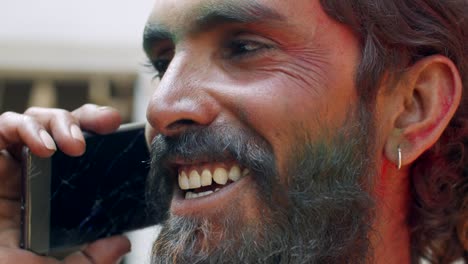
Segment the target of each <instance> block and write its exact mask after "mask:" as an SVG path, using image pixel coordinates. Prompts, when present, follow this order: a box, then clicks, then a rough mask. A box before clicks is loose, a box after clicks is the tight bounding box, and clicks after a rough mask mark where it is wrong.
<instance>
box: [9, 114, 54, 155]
mask: <svg viewBox="0 0 468 264" xmlns="http://www.w3.org/2000/svg"><path fill="white" fill-rule="evenodd" d="M0 124H1V125H0V149H6V148H9V147H11V146H13V145H15V144H21V145H22V144H25V145H27V146H28V147H29V148H30V149H31V151H32V152H33V153H34V154H36V155H38V156H41V157H48V156H50V155H52V154H53V153H54V152H55V150H56V149H57V147H56V146H55V143H54V141H53V139H52V137H51V136H50V134H49V133H47V131H46V130H45V128H44V126H42V125H41V124H40V123H38V122H37V121H36V120H34V119H33V118H31V117H29V116H25V115H21V114H17V113H13V112H5V113H3V114H2V115H0Z"/></svg>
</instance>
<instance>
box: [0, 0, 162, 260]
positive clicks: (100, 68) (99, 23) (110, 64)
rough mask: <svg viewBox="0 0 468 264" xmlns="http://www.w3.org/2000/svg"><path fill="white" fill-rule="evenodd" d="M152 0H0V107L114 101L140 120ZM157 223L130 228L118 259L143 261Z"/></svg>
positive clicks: (147, 82) (127, 117)
mask: <svg viewBox="0 0 468 264" xmlns="http://www.w3.org/2000/svg"><path fill="white" fill-rule="evenodd" d="M152 2H153V0H138V1H128V0H99V1H93V0H81V1H70V0H41V1H21V0H19V1H8V0H0V113H2V112H5V111H15V112H23V111H24V110H25V109H27V108H28V107H29V106H43V107H60V108H64V109H68V110H72V109H75V108H76V107H78V106H80V105H82V104H84V103H87V102H91V103H95V104H100V105H110V106H114V107H116V108H117V109H119V110H120V112H121V113H122V115H123V118H124V122H130V121H143V120H145V110H146V104H147V100H148V98H149V95H150V93H151V89H152V87H154V85H155V84H154V83H151V76H150V74H149V72H150V71H149V70H148V69H145V68H144V67H143V64H144V63H145V58H144V55H143V52H142V48H141V39H142V32H143V28H144V24H145V21H146V19H147V17H148V15H149V13H150V11H151V7H152ZM156 235H157V229H148V230H143V231H140V232H135V233H132V234H130V235H129V236H130V237H131V239H132V241H133V243H132V244H133V246H132V253H131V254H130V255H129V256H128V257H127V258H126V259H125V260H124V261H125V263H126V264H134V263H135V264H136V263H139V264H140V263H148V262H149V258H148V257H149V252H150V245H151V242H152V241H153V240H154V238H155V236H156Z"/></svg>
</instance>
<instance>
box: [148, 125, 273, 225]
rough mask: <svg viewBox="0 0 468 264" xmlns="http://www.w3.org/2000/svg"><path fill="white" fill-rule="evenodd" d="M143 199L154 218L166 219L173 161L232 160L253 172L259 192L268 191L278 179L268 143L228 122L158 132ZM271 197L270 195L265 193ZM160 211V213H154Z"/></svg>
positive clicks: (174, 177) (248, 130)
mask: <svg viewBox="0 0 468 264" xmlns="http://www.w3.org/2000/svg"><path fill="white" fill-rule="evenodd" d="M150 152H151V160H150V174H149V176H148V182H147V190H146V199H147V203H148V208H149V211H150V213H152V215H153V217H160V218H162V219H166V218H167V217H168V215H167V214H166V215H162V214H161V212H168V211H169V207H170V201H171V198H172V194H173V189H174V186H175V183H176V181H177V172H176V171H175V168H174V164H175V163H174V162H175V161H177V160H183V161H184V162H189V163H190V162H193V163H197V162H200V161H202V162H223V161H226V160H232V159H235V160H236V161H237V162H238V163H239V164H240V165H241V166H243V167H245V168H248V169H249V170H250V172H251V175H254V177H253V178H254V182H256V183H257V186H258V187H259V188H261V191H263V192H266V193H269V194H271V193H272V189H273V187H272V186H273V185H274V184H273V182H274V181H275V180H276V178H277V174H278V173H277V170H276V161H275V156H274V154H273V150H272V147H271V145H270V144H268V143H267V141H266V140H265V139H264V138H263V137H261V136H260V135H259V134H257V133H255V132H253V131H251V130H250V129H247V128H238V127H232V126H227V125H212V126H209V127H193V128H187V129H186V130H185V131H183V132H182V133H180V134H178V135H176V136H166V135H163V134H159V135H157V136H156V137H155V138H154V139H153V141H152V143H151V149H150ZM267 197H271V195H267ZM157 211H159V212H157Z"/></svg>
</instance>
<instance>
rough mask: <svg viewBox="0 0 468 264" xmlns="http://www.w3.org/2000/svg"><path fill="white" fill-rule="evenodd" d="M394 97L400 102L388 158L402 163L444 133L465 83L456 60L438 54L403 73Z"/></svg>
mask: <svg viewBox="0 0 468 264" xmlns="http://www.w3.org/2000/svg"><path fill="white" fill-rule="evenodd" d="M402 80H403V81H401V82H399V85H398V87H397V90H396V91H395V93H396V94H395V97H394V98H393V99H394V100H397V102H399V103H398V104H400V105H399V106H396V108H395V109H399V110H400V112H398V113H397V116H396V117H395V119H394V120H395V121H394V125H393V129H394V133H392V134H391V135H390V136H389V138H388V140H387V142H386V145H385V154H386V156H387V158H388V159H389V160H392V161H393V162H394V163H395V164H398V147H400V148H401V152H402V165H403V166H404V165H408V164H410V163H412V162H413V161H415V160H416V159H417V158H418V157H419V156H420V155H421V154H422V153H423V152H424V151H426V150H427V149H429V148H430V147H431V146H432V145H433V144H434V143H435V142H436V141H437V140H438V139H439V137H440V136H441V135H442V133H443V131H444V130H445V128H446V127H447V125H448V123H449V122H450V119H451V118H452V117H453V115H454V114H455V112H456V110H457V108H458V105H459V103H460V98H461V91H462V84H461V78H460V74H459V72H458V70H457V68H456V67H455V65H454V64H453V62H452V61H451V60H450V59H448V58H446V57H443V56H439V55H435V56H431V57H427V58H425V59H422V60H420V61H418V62H417V63H416V64H414V65H413V66H411V67H410V68H409V70H408V71H407V72H405V73H404V76H403V78H402Z"/></svg>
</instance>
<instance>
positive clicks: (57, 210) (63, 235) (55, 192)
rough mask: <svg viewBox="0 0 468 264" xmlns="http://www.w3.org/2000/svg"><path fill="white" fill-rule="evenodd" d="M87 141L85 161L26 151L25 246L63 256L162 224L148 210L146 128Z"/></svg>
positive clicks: (134, 126)
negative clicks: (100, 241) (106, 240)
mask: <svg viewBox="0 0 468 264" xmlns="http://www.w3.org/2000/svg"><path fill="white" fill-rule="evenodd" d="M85 138H86V152H85V153H84V154H83V155H81V156H80V157H70V156H68V155H66V154H65V153H62V152H61V151H57V152H56V153H55V154H54V155H53V156H52V157H50V158H41V157H37V156H35V155H33V154H31V153H30V152H29V149H28V148H25V149H24V153H23V155H24V157H23V160H24V163H23V164H24V168H23V196H22V197H23V199H22V204H23V206H22V209H23V218H22V219H23V221H22V243H21V246H22V247H24V248H26V249H29V250H31V251H34V252H36V253H39V254H44V255H53V256H62V255H63V252H65V253H68V252H70V251H73V250H75V249H78V248H80V247H81V246H82V245H83V244H85V243H88V242H91V241H94V240H96V239H99V238H103V237H108V236H112V235H116V234H121V233H123V232H125V231H130V230H135V229H139V228H143V227H147V226H150V225H155V224H157V223H158V222H159V221H160V219H157V218H155V217H153V215H152V214H151V213H150V210H149V208H147V207H146V206H147V203H146V197H145V190H146V188H145V187H146V182H147V175H148V173H149V152H148V149H147V145H146V141H145V137H144V124H127V125H123V126H122V127H121V128H119V129H118V130H117V131H116V132H114V133H111V134H108V135H95V134H86V135H85Z"/></svg>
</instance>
